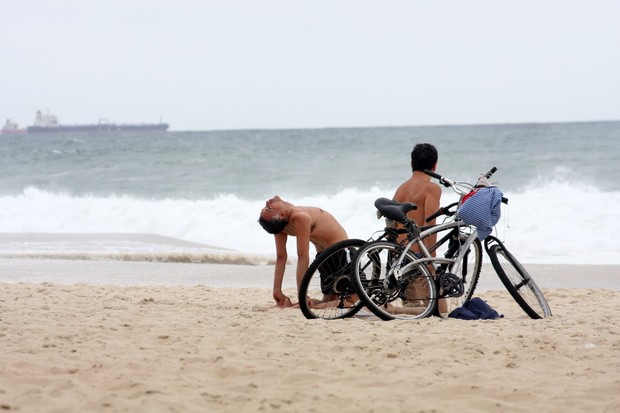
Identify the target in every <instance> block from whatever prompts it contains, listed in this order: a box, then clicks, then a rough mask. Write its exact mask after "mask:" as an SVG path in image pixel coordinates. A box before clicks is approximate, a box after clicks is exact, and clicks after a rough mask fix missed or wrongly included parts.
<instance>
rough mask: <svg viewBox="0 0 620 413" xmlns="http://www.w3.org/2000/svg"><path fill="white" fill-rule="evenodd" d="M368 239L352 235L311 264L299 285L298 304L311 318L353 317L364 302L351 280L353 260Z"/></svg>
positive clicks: (324, 252) (328, 249)
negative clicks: (364, 239) (354, 237)
mask: <svg viewBox="0 0 620 413" xmlns="http://www.w3.org/2000/svg"><path fill="white" fill-rule="evenodd" d="M364 244H366V241H363V240H360V239H349V240H344V241H341V242H339V243H336V244H334V245H332V246H331V247H329V248H327V249H326V250H325V251H323V252H322V253H320V254H318V255H317V257H316V258H315V260H314V261H313V262H312V263H311V264H310V266H308V270H307V271H306V274H305V275H304V278H303V279H302V281H301V284H300V286H299V297H298V298H299V308H300V310H301V312H302V313H303V315H304V316H305V317H306V318H308V319H312V318H322V319H325V320H334V319H339V318H347V317H352V316H353V315H355V313H357V312H358V311H359V309H360V308H362V305H363V302H362V301H361V300H360V298H359V297H358V295H357V294H356V293H355V287H354V284H353V282H352V280H351V278H352V271H351V262H352V260H353V258H354V256H355V252H356V250H357V249H358V248H359V247H361V246H362V245H364Z"/></svg>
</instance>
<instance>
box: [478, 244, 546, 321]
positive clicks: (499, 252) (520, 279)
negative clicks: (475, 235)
mask: <svg viewBox="0 0 620 413" xmlns="http://www.w3.org/2000/svg"><path fill="white" fill-rule="evenodd" d="M492 242H494V243H495V244H493V245H490V246H489V244H490V243H492ZM485 245H486V246H487V252H488V254H489V257H490V258H491V263H492V264H493V268H494V269H495V272H496V273H497V275H498V276H499V279H500V280H501V281H502V283H503V284H504V286H505V287H506V289H507V290H508V292H509V293H510V295H512V298H514V300H515V301H516V302H517V304H519V306H520V307H521V308H522V309H523V311H525V313H526V314H527V315H528V316H530V317H531V318H533V319H540V318H544V317H550V316H551V308H550V307H549V303H548V302H547V299H546V298H545V296H544V294H543V292H542V291H541V289H540V288H539V287H538V285H537V284H536V282H534V279H533V278H532V277H531V276H530V274H529V273H528V272H527V271H526V270H525V268H524V267H523V265H521V263H520V262H519V261H518V260H517V259H516V258H515V256H514V255H512V254H511V253H510V252H509V251H508V250H507V249H506V247H505V246H504V244H502V243H501V242H500V241H499V240H498V239H497V238H495V237H488V238H487V241H486V243H485Z"/></svg>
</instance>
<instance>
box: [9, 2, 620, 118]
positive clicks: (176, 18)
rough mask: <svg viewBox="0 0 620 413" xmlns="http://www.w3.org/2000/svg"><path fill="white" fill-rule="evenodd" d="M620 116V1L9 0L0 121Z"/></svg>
mask: <svg viewBox="0 0 620 413" xmlns="http://www.w3.org/2000/svg"><path fill="white" fill-rule="evenodd" d="M37 110H42V111H43V112H46V111H50V112H51V113H53V114H55V115H57V116H58V118H59V121H60V122H61V123H64V124H73V123H96V122H98V121H99V119H107V120H111V121H114V122H127V123H130V122H136V123H141V122H149V123H150V122H158V121H160V119H161V120H163V121H165V122H168V123H170V125H171V126H170V129H171V130H215V129H282V128H287V129H288V128H326V127H365V126H416V125H454V124H490V123H523V122H569V121H592V120H620V1H618V0H587V1H586V0H580V1H574V0H516V1H513V0H506V1H497V0H468V1H464V0H435V1H428V0H423V1H418V0H402V1H401V0H381V1H378V0H377V1H368V0H221V1H219V0H167V1H166V0H47V1H44V0H0V120H1V121H2V123H3V124H4V122H5V120H6V119H8V118H11V119H13V120H14V121H16V122H18V123H19V124H20V126H22V127H25V126H28V125H31V124H32V123H33V121H34V114H35V112H36V111H37Z"/></svg>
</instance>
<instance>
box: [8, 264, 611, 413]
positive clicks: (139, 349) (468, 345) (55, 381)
mask: <svg viewBox="0 0 620 413" xmlns="http://www.w3.org/2000/svg"><path fill="white" fill-rule="evenodd" d="M43 261H44V260H43ZM0 263H1V264H2V270H0V281H1V282H0V346H1V348H2V360H1V361H0V410H3V411H16V412H100V411H101V412H146V411H148V412H207V411H208V412H234V413H239V412H405V411H407V412H446V411H459V412H481V411H484V412H531V411H544V412H566V411H570V412H618V411H620V328H619V326H620V323H619V321H618V314H619V311H618V310H619V309H620V291H619V288H618V281H615V284H613V283H612V284H609V280H612V281H613V280H618V279H620V271H619V270H618V269H619V267H617V266H605V267H586V266H536V267H535V268H536V272H537V276H536V280H537V281H538V282H539V285H541V286H542V287H543V289H544V292H545V295H546V296H547V298H548V300H549V303H550V305H551V307H552V310H553V312H554V316H553V317H551V318H548V319H544V320H531V319H530V318H528V317H527V316H526V315H525V314H524V313H523V312H522V311H521V310H520V309H519V307H517V306H516V304H515V303H514V301H512V299H511V297H510V296H509V295H508V293H507V292H506V291H505V290H502V289H501V288H500V287H498V288H497V289H496V288H495V286H496V284H487V285H486V287H483V288H482V287H481V289H480V293H479V294H478V296H480V297H482V298H483V299H485V300H486V301H487V302H488V303H489V304H490V305H491V306H492V307H494V308H495V309H497V310H498V311H499V312H500V313H502V314H504V315H505V317H504V318H502V319H498V320H492V321H463V320H455V319H439V318H429V319H424V320H419V321H389V322H386V321H380V320H378V319H377V318H375V317H357V318H352V319H346V320H335V321H324V320H306V319H305V318H304V317H303V315H302V314H301V312H300V311H299V310H298V309H278V308H274V307H273V305H272V301H271V290H270V276H271V271H272V269H271V268H270V267H269V266H225V265H222V266H219V265H214V264H197V265H196V266H194V264H175V265H172V264H169V265H167V264H162V263H118V262H106V261H90V262H78V261H76V262H71V263H69V262H64V261H62V260H49V262H47V263H45V264H42V263H41V260H12V259H4V260H1V262H0ZM29 265H30V266H29ZM42 265H46V266H47V267H45V268H46V271H45V273H46V274H47V275H46V276H42V277H39V278H37V277H35V276H34V273H36V269H37V268H39V271H41V268H42ZM183 265H185V267H183ZM177 266H180V267H177ZM178 268H180V269H178ZM20 271H21V272H20ZM72 271H74V272H76V271H81V274H71V272H72ZM123 271H124V272H123ZM174 271H178V273H174ZM183 271H185V272H187V273H192V274H194V272H200V271H201V272H202V274H203V282H202V285H192V284H193V283H194V278H191V280H189V281H188V278H187V277H185V276H187V274H182V273H183ZM288 271H289V276H290V275H291V274H292V272H290V271H292V270H291V269H289V270H288ZM141 272H144V274H142V275H143V278H140V277H138V275H139V274H140V273H141ZM166 272H169V273H174V274H173V275H174V276H173V277H172V279H171V280H170V279H165V277H163V276H162V275H161V274H164V273H166ZM530 272H532V271H530ZM110 273H118V274H120V275H119V279H118V280H120V281H122V280H125V281H126V282H125V283H124V282H112V283H113V284H115V285H107V284H106V278H105V277H107V276H109V274H110ZM154 273H155V275H153V274H154ZM239 273H243V274H244V275H245V276H244V277H243V279H245V280H247V279H255V280H257V281H256V285H249V286H248V288H240V287H239V286H236V285H234V284H235V283H234V282H232V283H231V285H232V286H230V287H214V286H209V285H208V284H209V283H210V282H211V283H212V280H213V279H214V278H213V277H215V276H216V275H217V274H220V276H221V279H227V278H231V277H233V275H234V274H239ZM50 274H55V275H54V277H55V278H53V279H54V280H60V281H62V282H54V283H49V282H42V281H45V279H46V277H47V279H48V280H49V279H50V277H51V275H50ZM58 274H60V275H63V276H64V277H59V276H58ZM204 274H208V276H207V277H206V278H205V277H204ZM254 275H255V277H254ZM192 276H193V275H192ZM89 277H92V279H91V278H89ZM131 277H134V278H131ZM152 277H155V278H152ZM184 277H185V278H184ZM196 277H198V276H196ZM558 277H559V278H558ZM597 277H598V278H597ZM601 277H608V278H603V280H608V281H604V282H601V281H600V279H601ZM197 279H199V278H197ZM597 279H598V280H599V281H598V282H597V281H596V280H597ZM84 280H87V281H84ZM127 280H133V284H142V282H141V281H142V280H145V281H147V282H145V283H144V284H148V280H150V281H151V285H124V284H132V282H129V281H127ZM136 280H138V281H136ZM239 280H241V278H239ZM554 280H556V281H554ZM557 280H559V281H557ZM91 281H92V282H91ZM158 281H161V282H158ZM481 281H482V280H481ZM76 282H79V283H77V284H76ZM183 284H186V285H183ZM199 284H200V283H199ZM212 284H213V285H222V284H221V283H219V284H218V283H212ZM588 286H590V287H588ZM287 292H288V293H289V294H290V295H291V296H294V291H293V290H290V284H289V290H288V291H287Z"/></svg>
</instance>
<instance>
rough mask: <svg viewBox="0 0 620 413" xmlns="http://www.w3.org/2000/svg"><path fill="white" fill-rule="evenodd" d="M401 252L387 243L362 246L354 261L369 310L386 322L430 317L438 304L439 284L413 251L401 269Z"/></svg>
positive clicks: (356, 277)
mask: <svg viewBox="0 0 620 413" xmlns="http://www.w3.org/2000/svg"><path fill="white" fill-rule="evenodd" d="M401 253H403V248H402V247H401V246H400V245H398V244H394V243H390V242H385V241H379V242H372V243H369V244H367V245H365V246H364V247H361V248H360V249H359V250H358V251H357V255H356V258H355V261H354V270H353V274H354V277H353V280H354V283H355V286H356V289H357V291H358V293H359V296H360V298H361V299H362V301H363V302H364V304H365V305H366V307H367V308H368V309H370V310H371V311H372V312H373V313H374V314H375V315H377V317H379V318H381V319H383V320H393V319H401V320H409V319H418V318H424V317H428V316H430V315H432V313H433V311H434V308H435V305H436V300H437V294H436V287H435V282H434V280H433V278H432V277H431V275H430V272H429V271H428V269H427V268H426V266H425V265H419V264H416V263H415V262H414V261H415V257H414V255H413V254H412V253H411V252H410V251H407V252H406V254H407V256H406V257H405V259H404V260H403V262H402V263H401V265H400V267H397V262H398V258H399V257H400V255H401ZM405 264H406V265H405Z"/></svg>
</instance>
